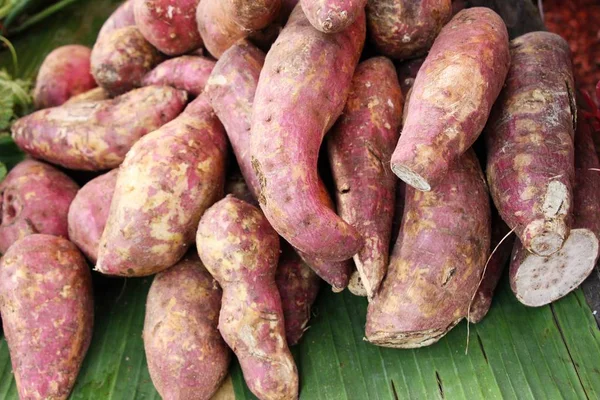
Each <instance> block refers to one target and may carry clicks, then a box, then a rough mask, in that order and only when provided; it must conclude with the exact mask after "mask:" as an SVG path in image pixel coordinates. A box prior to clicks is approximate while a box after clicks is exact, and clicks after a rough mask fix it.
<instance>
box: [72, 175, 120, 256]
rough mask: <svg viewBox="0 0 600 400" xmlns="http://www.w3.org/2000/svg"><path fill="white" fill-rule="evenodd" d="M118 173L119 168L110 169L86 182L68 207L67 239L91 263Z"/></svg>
mask: <svg viewBox="0 0 600 400" xmlns="http://www.w3.org/2000/svg"><path fill="white" fill-rule="evenodd" d="M117 173H118V169H113V170H112V171H110V172H108V173H106V174H104V175H100V176H99V177H97V178H94V179H92V180H91V181H89V182H88V183H86V184H85V185H84V186H83V187H82V188H81V190H80V191H79V192H77V196H75V199H74V200H73V202H72V203H71V207H70V208H69V216H68V220H69V240H70V241H71V242H73V243H75V245H77V247H79V250H81V252H82V253H83V254H84V255H85V256H86V257H87V258H88V260H90V261H91V262H92V263H93V264H95V263H96V260H97V258H98V246H99V244H100V237H101V236H102V232H104V226H105V225H106V220H107V219H108V210H109V208H110V202H111V200H112V197H113V193H114V191H115V185H116V183H117Z"/></svg>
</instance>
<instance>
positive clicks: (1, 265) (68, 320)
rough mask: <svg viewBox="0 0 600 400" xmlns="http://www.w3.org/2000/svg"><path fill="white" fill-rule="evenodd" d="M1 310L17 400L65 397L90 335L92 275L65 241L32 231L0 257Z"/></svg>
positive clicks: (91, 321) (74, 248) (76, 251)
mask: <svg viewBox="0 0 600 400" xmlns="http://www.w3.org/2000/svg"><path fill="white" fill-rule="evenodd" d="M0 312H1V313H2V325H3V328H4V335H5V337H6V342H7V343H8V350H9V352H10V358H11V361H12V369H13V372H14V374H15V381H16V383H17V389H18V391H19V397H20V398H21V399H56V400H59V399H65V400H66V399H67V398H68V397H69V393H70V392H71V389H72V388H73V385H74V383H75V379H76V378H77V374H78V373H79V368H80V366H81V363H82V361H83V359H84V357H85V353H86V352H87V349H88V347H89V344H90V340H91V338H92V325H93V322H94V306H93V299H92V277H91V274H90V270H89V267H88V266H87V264H86V262H85V259H84V257H83V256H82V255H81V253H80V252H79V250H77V248H76V247H75V245H74V244H73V243H71V242H69V241H68V240H66V239H63V238H60V237H56V236H51V235H42V234H35V235H30V236H27V237H26V238H23V239H21V240H19V241H18V242H17V243H15V244H14V245H13V246H12V247H11V248H10V249H9V250H8V252H7V253H6V254H5V255H4V257H3V258H2V260H0Z"/></svg>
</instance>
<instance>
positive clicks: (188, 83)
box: [142, 56, 215, 96]
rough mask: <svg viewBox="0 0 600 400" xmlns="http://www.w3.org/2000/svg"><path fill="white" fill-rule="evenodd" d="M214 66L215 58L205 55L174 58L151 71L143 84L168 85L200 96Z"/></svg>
mask: <svg viewBox="0 0 600 400" xmlns="http://www.w3.org/2000/svg"><path fill="white" fill-rule="evenodd" d="M214 66H215V62H214V61H213V60H210V59H208V58H204V57H194V56H181V57H177V58H172V59H170V60H167V61H165V62H163V63H161V64H159V65H158V66H157V67H156V68H154V69H153V70H152V71H150V72H149V73H148V74H147V75H146V76H145V77H144V79H143V80H142V85H144V86H147V85H168V86H172V87H174V88H176V89H181V90H185V91H186V92H188V93H189V94H191V95H192V96H198V95H200V93H202V92H203V91H204V86H205V85H206V81H207V80H208V77H209V76H210V73H211V71H212V69H213V68H214Z"/></svg>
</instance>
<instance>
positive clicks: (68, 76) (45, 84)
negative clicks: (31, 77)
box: [33, 44, 97, 109]
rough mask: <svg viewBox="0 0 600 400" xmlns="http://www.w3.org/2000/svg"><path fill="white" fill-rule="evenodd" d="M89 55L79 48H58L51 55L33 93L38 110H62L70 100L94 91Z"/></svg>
mask: <svg viewBox="0 0 600 400" xmlns="http://www.w3.org/2000/svg"><path fill="white" fill-rule="evenodd" d="M90 55H91V50H90V49H89V48H88V47H85V46H80V45H76V44H73V45H68V46H62V47H59V48H57V49H55V50H53V51H52V52H51V53H50V54H48V56H46V58H45V59H44V62H43V63H42V66H41V67H40V72H39V73H38V76H37V79H36V82H35V89H34V90H33V104H34V105H35V108H38V109H40V108H48V107H56V106H60V105H61V104H63V103H64V102H66V101H67V100H69V98H71V97H73V96H75V95H78V94H80V93H83V92H87V91H88V90H90V89H93V88H95V87H96V86H97V85H96V81H95V80H94V77H93V76H92V73H91V72H90Z"/></svg>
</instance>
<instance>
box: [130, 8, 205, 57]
mask: <svg viewBox="0 0 600 400" xmlns="http://www.w3.org/2000/svg"><path fill="white" fill-rule="evenodd" d="M203 1H204V0H203ZM199 2H200V0H133V11H134V13H135V23H136V25H137V26H138V28H139V29H140V32H142V35H144V37H145V38H146V40H148V41H149V42H150V43H152V45H153V46H154V47H156V48H157V49H158V50H160V51H161V52H163V53H164V54H166V55H169V56H178V55H181V54H185V53H187V52H189V51H192V50H194V49H197V48H198V47H200V46H202V38H201V37H200V32H198V26H197V25H196V8H197V7H198V3H199Z"/></svg>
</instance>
